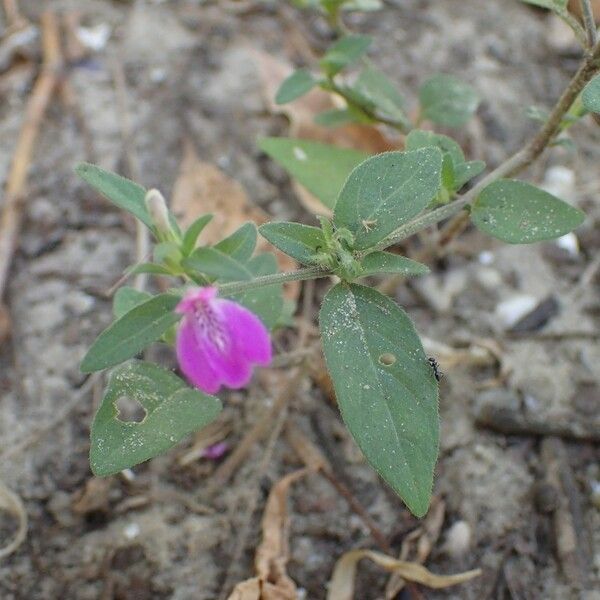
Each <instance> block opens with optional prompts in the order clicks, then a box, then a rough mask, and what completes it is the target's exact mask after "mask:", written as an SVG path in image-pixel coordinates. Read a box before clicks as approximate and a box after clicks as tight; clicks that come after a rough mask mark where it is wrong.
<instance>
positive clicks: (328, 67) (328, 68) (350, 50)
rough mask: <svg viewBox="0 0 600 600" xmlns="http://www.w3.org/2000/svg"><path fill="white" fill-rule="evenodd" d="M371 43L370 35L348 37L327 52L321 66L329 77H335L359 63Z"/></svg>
mask: <svg viewBox="0 0 600 600" xmlns="http://www.w3.org/2000/svg"><path fill="white" fill-rule="evenodd" d="M371 41H372V38H371V37H370V36H368V35H347V36H346V37H343V38H341V39H340V40H339V41H337V42H336V43H335V44H333V46H331V48H329V50H327V52H326V53H325V55H324V56H323V58H322V59H321V61H320V63H319V64H320V65H321V68H322V69H323V70H324V71H325V72H326V73H327V74H328V75H329V76H333V75H335V74H336V73H339V72H340V71H341V70H342V69H343V68H344V67H347V66H348V65H349V64H351V63H353V62H355V61H357V60H358V59H359V58H360V57H361V56H362V55H363V54H364V53H365V52H366V51H367V50H368V48H369V46H370V44H371Z"/></svg>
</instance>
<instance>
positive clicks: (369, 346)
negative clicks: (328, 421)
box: [320, 284, 439, 517]
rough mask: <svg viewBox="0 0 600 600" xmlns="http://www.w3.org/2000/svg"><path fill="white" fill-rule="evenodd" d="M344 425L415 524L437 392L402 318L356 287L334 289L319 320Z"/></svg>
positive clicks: (426, 488)
mask: <svg viewBox="0 0 600 600" xmlns="http://www.w3.org/2000/svg"><path fill="white" fill-rule="evenodd" d="M320 327H321V336H322V339H323V349H324V352H325V359H326V361H327V367H328V369H329V372H330V374H331V377H332V379H333V384H334V387H335V393H336V397H337V400H338V404H339V407H340V411H341V413H342V417H343V419H344V422H345V423H346V425H347V426H348V429H349V430H350V433H351V434H352V437H353V438H354V439H355V440H356V442H357V443H358V445H359V447H360V448H361V450H362V451H363V452H364V454H365V456H366V458H367V460H368V461H369V463H370V464H371V465H372V466H373V467H374V468H375V470H376V471H377V472H378V473H379V474H380V475H381V476H382V477H383V479H385V481H386V482H387V483H388V484H389V485H390V486H391V487H392V488H393V489H394V491H395V492H396V493H397V494H399V496H400V497H401V498H402V500H404V502H405V503H406V505H407V506H408V508H409V509H410V510H411V511H412V512H413V513H414V514H415V515H416V516H418V517H421V516H423V515H424V514H425V513H426V512H427V508H428V506H429V501H430V498H431V489H432V485H433V470H434V467H435V462H436V459H437V454H438V444H439V419H438V386H437V382H436V380H435V377H434V375H433V373H432V370H431V367H430V366H429V363H428V362H427V356H426V355H425V352H424V351H423V346H422V345H421V341H420V339H419V337H418V335H417V333H416V331H415V328H414V326H413V324H412V322H411V320H410V319H409V318H408V316H407V315H406V313H405V312H404V311H403V310H402V309H401V308H400V307H399V306H397V305H396V304H395V303H394V302H393V301H392V300H390V299H389V298H387V297H386V296H383V295H382V294H380V293H379V292H377V291H375V290H373V289H371V288H367V287H364V286H361V285H356V284H351V285H346V284H338V285H336V286H334V287H333V288H331V290H330V291H329V292H328V293H327V295H326V296H325V299H324V300H323V305H322V307H321V313H320Z"/></svg>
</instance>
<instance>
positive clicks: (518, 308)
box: [495, 294, 538, 328]
mask: <svg viewBox="0 0 600 600" xmlns="http://www.w3.org/2000/svg"><path fill="white" fill-rule="evenodd" d="M537 303H538V301H537V300H536V299H535V298H534V297H533V296H527V295H525V294H523V295H518V296H512V297H511V298H508V299H507V300H504V301H502V302H500V303H499V304H498V305H497V306H496V311H495V312H496V317H497V318H498V319H499V320H500V322H501V323H502V325H504V327H507V328H509V327H512V326H513V325H514V324H515V323H517V322H518V321H519V320H520V319H521V318H522V317H524V316H525V315H526V314H527V313H529V312H531V311H532V310H533V309H534V308H535V307H536V306H537Z"/></svg>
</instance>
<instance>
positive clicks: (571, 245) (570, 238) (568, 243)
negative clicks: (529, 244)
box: [555, 232, 579, 256]
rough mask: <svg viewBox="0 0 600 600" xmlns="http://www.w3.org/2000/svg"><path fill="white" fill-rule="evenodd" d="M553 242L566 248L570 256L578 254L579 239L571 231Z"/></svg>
mask: <svg viewBox="0 0 600 600" xmlns="http://www.w3.org/2000/svg"><path fill="white" fill-rule="evenodd" d="M555 243H556V245H557V246H558V247H559V248H562V249H563V250H566V251H567V252H568V253H569V254H570V255H571V256H577V255H578V254H579V240H578V239H577V236H576V235H575V234H574V233H573V232H571V233H567V234H566V235H563V236H561V237H559V238H558V239H557V240H556V242H555Z"/></svg>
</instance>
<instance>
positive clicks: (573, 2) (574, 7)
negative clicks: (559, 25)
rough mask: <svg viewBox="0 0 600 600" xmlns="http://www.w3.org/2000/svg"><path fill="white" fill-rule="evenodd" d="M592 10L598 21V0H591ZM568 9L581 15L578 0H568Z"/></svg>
mask: <svg viewBox="0 0 600 600" xmlns="http://www.w3.org/2000/svg"><path fill="white" fill-rule="evenodd" d="M591 4H592V11H593V13H594V17H596V23H598V22H600V0H592V2H591ZM569 10H570V11H571V12H572V13H575V14H576V15H577V16H581V2H580V0H569Z"/></svg>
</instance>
